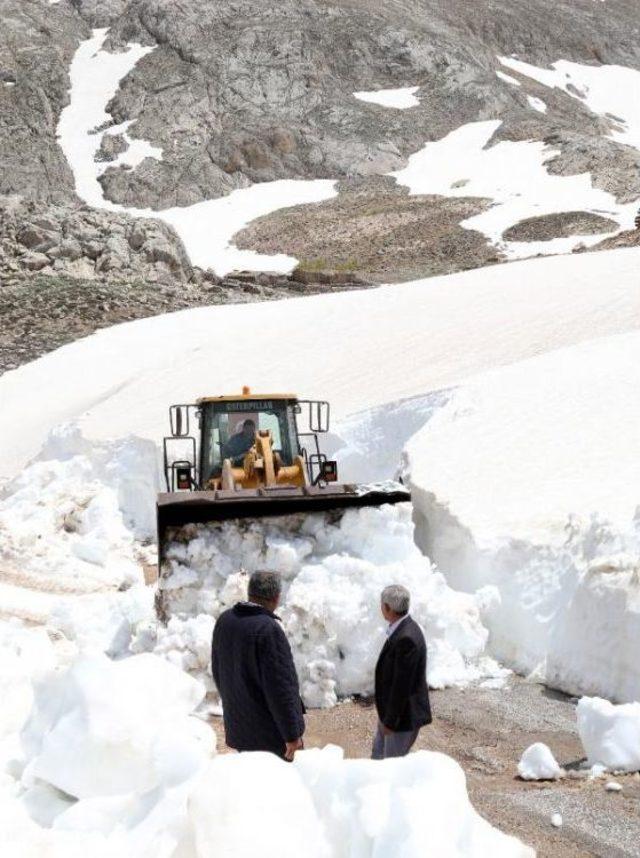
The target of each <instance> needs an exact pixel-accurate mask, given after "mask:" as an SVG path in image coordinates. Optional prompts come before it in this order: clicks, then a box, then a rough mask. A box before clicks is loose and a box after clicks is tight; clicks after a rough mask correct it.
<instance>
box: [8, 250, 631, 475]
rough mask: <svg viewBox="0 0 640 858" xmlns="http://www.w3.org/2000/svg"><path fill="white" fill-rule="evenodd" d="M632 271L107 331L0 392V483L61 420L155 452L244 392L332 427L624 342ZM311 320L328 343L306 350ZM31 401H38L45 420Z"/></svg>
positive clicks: (389, 292) (606, 269) (377, 294)
mask: <svg viewBox="0 0 640 858" xmlns="http://www.w3.org/2000/svg"><path fill="white" fill-rule="evenodd" d="M639 259H640V251H638V250H636V249H631V250H617V251H609V252H606V253H598V254H592V255H589V254H583V255H580V256H571V257H556V258H551V259H538V260H527V261H525V262H518V263H513V264H510V265H497V266H494V267H492V268H486V269H480V270H476V271H467V272H462V273H459V274H454V275H451V276H448V277H435V278H431V279H428V280H421V281H416V282H414V283H405V284H398V285H394V286H387V287H383V288H380V289H371V290H367V291H363V292H344V293H341V294H337V295H318V296H312V297H308V298H299V299H298V298H295V299H291V300H287V301H278V302H268V303H261V304H243V305H236V306H232V305H226V306H219V307H204V308H198V309H195V310H187V311H184V312H180V313H174V314H171V315H166V316H158V317H156V318H151V319H143V320H140V321H137V322H132V323H129V324H124V325H117V326H115V327H112V328H107V329H105V330H102V331H100V332H98V333H97V334H95V335H93V336H91V337H88V338H87V339H84V340H79V341H78V342H75V343H72V344H70V345H68V346H65V347H64V348H61V349H58V350H57V351H55V352H53V353H52V354H49V355H46V356H45V357H43V358H41V359H40V360H38V361H35V362H33V363H31V364H27V365H26V366H23V367H21V368H20V369H18V370H15V371H13V372H7V373H5V374H4V375H3V376H2V378H0V401H1V402H2V409H1V410H0V437H1V438H2V440H3V444H2V446H1V447H0V477H2V476H11V475H13V474H16V473H17V472H19V470H20V469H21V468H23V467H24V466H25V464H26V463H27V461H28V460H29V459H30V458H32V457H33V456H35V455H36V453H37V452H38V450H39V449H40V447H41V446H42V444H43V443H44V440H45V438H46V436H47V434H48V432H49V431H50V429H51V428H53V427H54V426H57V425H58V424H59V423H61V422H65V421H69V420H74V419H78V420H80V421H81V427H82V430H83V432H84V433H85V435H87V436H88V437H89V438H97V439H110V438H124V437H126V436H127V435H129V434H131V433H135V434H136V435H138V436H140V437H143V438H148V439H151V440H153V441H154V442H155V443H158V441H159V439H160V438H161V437H162V436H163V434H164V433H165V431H166V428H167V419H168V417H167V408H168V406H169V405H170V404H171V403H173V402H188V401H193V400H194V399H195V398H196V397H198V396H203V395H206V394H215V393H233V392H234V391H240V389H241V387H242V385H243V384H248V385H250V386H251V387H252V388H253V389H254V390H255V391H256V392H259V391H260V390H293V391H294V392H297V393H299V394H300V395H301V396H308V397H317V398H320V399H329V400H330V401H331V405H332V413H333V414H334V416H335V417H336V418H341V417H345V416H347V415H348V414H353V413H354V412H356V411H359V410H362V409H366V408H372V407H375V406H381V405H385V404H387V403H390V402H396V401H398V400H400V399H403V398H406V397H411V396H424V395H425V394H426V393H428V392H429V391H436V390H440V389H443V388H445V387H448V386H450V385H452V384H458V383H460V381H461V380H463V379H464V378H468V377H469V376H471V375H472V374H473V373H477V372H480V371H482V370H485V369H489V368H491V367H494V366H498V365H501V364H505V363H509V362H512V361H516V360H521V359H522V358H526V357H531V356H532V355H535V354H539V353H540V352H543V351H548V350H549V349H552V348H558V347H560V346H563V345H567V344H571V343H575V342H580V341H583V340H585V339H589V338H590V337H593V336H594V335H595V334H598V335H606V334H611V333H618V332H620V331H626V330H630V329H632V328H633V327H634V326H636V325H637V319H638V291H637V289H638V286H637V278H638V260H639ZM319 319H322V324H323V329H324V330H326V331H330V332H331V337H330V343H329V342H328V341H327V342H326V343H323V342H321V341H320V340H318V338H317V337H313V336H311V337H310V336H309V331H313V330H316V329H317V326H318V320H319ZM242 331H250V332H251V334H250V337H249V338H248V339H247V337H245V336H241V335H240V332H242ZM221 356H222V357H221ZM33 391H46V392H47V400H46V401H47V404H46V408H45V407H43V401H42V398H41V397H40V396H38V395H34V394H33ZM17 415H19V418H20V419H16V416H17ZM387 440H388V441H389V443H393V438H389V439H387ZM377 455H378V454H377V453H376V457H377ZM368 479H371V476H369V477H368Z"/></svg>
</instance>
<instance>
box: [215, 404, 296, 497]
mask: <svg viewBox="0 0 640 858" xmlns="http://www.w3.org/2000/svg"><path fill="white" fill-rule="evenodd" d="M295 404H296V400H286V399H264V400H254V401H251V400H250V401H246V400H227V399H224V400H222V401H220V400H218V401H216V400H200V402H199V405H200V407H201V428H202V433H201V437H202V447H201V457H200V460H201V472H202V476H201V478H202V482H203V484H206V483H207V482H208V481H209V480H210V479H211V478H213V477H217V476H219V475H220V473H221V470H222V463H223V461H224V459H227V458H228V459H230V460H231V462H232V464H234V465H237V464H240V462H241V461H242V459H243V458H244V455H245V453H246V452H247V451H248V450H249V449H250V448H251V447H252V446H253V444H254V441H255V436H256V434H257V433H259V432H264V431H265V430H268V431H270V432H271V437H272V439H273V450H274V452H275V453H276V454H277V455H278V456H279V457H280V459H281V460H282V462H283V463H284V464H285V465H291V464H292V462H293V460H294V458H295V457H296V456H299V455H300V447H299V443H298V433H297V428H296V415H295Z"/></svg>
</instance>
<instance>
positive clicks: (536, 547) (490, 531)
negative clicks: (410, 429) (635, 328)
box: [406, 333, 640, 700]
mask: <svg viewBox="0 0 640 858" xmlns="http://www.w3.org/2000/svg"><path fill="white" fill-rule="evenodd" d="M639 365H640V334H639V333H630V334H625V335H619V336H616V337H610V338H604V339H599V340H594V341H592V342H587V343H583V344H580V345H576V346H573V347H571V348H565V349H562V350H559V351H556V352H552V353H550V354H547V355H542V356H539V357H536V358H533V359H530V360H528V361H525V362H522V363H517V364H515V365H513V366H510V367H506V368H500V369H496V370H494V371H490V372H488V373H486V374H483V375H481V376H479V377H478V378H476V379H473V380H471V381H470V382H469V383H468V384H466V385H464V386H463V387H461V388H459V389H458V390H456V391H455V392H453V393H452V394H451V396H450V398H449V400H448V402H447V404H446V405H445V406H444V407H443V408H442V409H440V410H439V411H438V412H437V413H436V414H435V415H434V416H433V417H432V419H431V420H430V422H429V423H428V424H427V425H426V426H425V428H424V429H423V430H421V431H420V432H418V433H417V434H416V435H415V436H414V437H413V438H412V439H411V441H410V442H409V444H408V446H407V450H406V459H407V468H408V470H409V471H410V474H411V482H412V485H413V487H414V492H413V497H414V504H416V506H417V508H418V510H419V513H420V516H421V523H420V524H419V529H420V530H421V536H422V544H423V547H424V548H426V550H427V551H428V553H429V556H430V557H431V558H432V560H434V561H435V562H436V563H438V564H439V565H440V567H441V568H442V569H443V570H444V571H445V573H446V574H447V577H448V580H449V581H450V583H452V584H453V586H456V587H459V588H462V589H468V590H471V591H475V590H476V589H477V588H478V587H481V586H484V585H486V584H491V585H495V586H497V587H498V589H499V591H500V593H501V599H502V601H501V604H497V605H495V606H493V608H492V610H491V611H490V612H489V614H488V616H487V623H488V625H489V628H490V631H491V647H492V649H493V652H494V654H496V655H497V656H498V657H500V658H502V659H504V660H506V661H507V663H509V664H510V665H511V666H515V667H517V668H518V669H520V670H522V671H525V672H529V671H534V672H535V673H536V675H537V676H539V677H540V678H541V679H544V680H546V681H547V682H548V683H550V684H552V685H554V686H556V687H561V688H563V689H565V690H567V691H569V692H572V693H597V694H600V695H602V696H605V697H612V698H614V699H621V700H632V699H637V698H638V697H639V696H640V668H639V666H638V660H637V653H638V652H639V651H640V586H639V579H638V570H639V569H640V531H639V527H638V526H639V522H640V515H639V513H638V511H639V510H640V488H639V487H640V433H639V432H638V427H639V426H640V386H639V384H638V381H639V379H640V375H639V370H638V366H639Z"/></svg>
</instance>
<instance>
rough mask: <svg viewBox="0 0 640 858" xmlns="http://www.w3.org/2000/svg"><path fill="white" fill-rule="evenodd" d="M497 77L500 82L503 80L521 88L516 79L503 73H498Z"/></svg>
mask: <svg viewBox="0 0 640 858" xmlns="http://www.w3.org/2000/svg"><path fill="white" fill-rule="evenodd" d="M496 77H499V78H500V80H503V81H504V82H505V83H508V84H511V86H520V81H519V80H516V79H515V77H511V75H509V74H505V73H504V72H503V71H497V72H496Z"/></svg>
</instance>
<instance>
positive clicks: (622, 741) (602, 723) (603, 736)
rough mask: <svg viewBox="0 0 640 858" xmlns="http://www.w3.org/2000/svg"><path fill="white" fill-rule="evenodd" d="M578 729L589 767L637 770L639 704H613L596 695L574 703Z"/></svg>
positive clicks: (639, 764)
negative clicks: (576, 704) (576, 703)
mask: <svg viewBox="0 0 640 858" xmlns="http://www.w3.org/2000/svg"><path fill="white" fill-rule="evenodd" d="M577 716H578V732H579V733H580V739H581V741H582V744H583V746H584V750H585V752H586V754H587V759H588V762H589V764H590V765H591V766H595V765H599V766H604V767H606V768H607V769H609V770H610V771H623V772H636V771H638V770H640V703H625V704H623V705H620V706H615V705H614V704H613V703H610V702H609V701H608V700H602V699H601V698H599V697H583V698H582V699H581V700H580V701H579V702H578V708H577Z"/></svg>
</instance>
